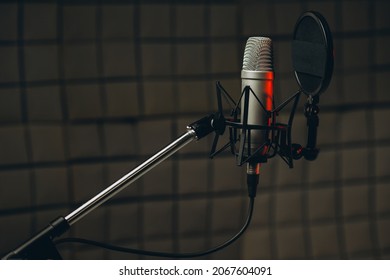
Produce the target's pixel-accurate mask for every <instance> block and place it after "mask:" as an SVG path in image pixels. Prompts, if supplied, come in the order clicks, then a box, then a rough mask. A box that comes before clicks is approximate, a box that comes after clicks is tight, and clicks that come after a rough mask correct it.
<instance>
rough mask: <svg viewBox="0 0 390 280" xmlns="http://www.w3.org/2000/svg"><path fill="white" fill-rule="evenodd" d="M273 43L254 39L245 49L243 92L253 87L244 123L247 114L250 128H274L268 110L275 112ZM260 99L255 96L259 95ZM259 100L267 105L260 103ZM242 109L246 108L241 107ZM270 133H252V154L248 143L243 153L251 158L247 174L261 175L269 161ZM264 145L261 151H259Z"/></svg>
mask: <svg viewBox="0 0 390 280" xmlns="http://www.w3.org/2000/svg"><path fill="white" fill-rule="evenodd" d="M272 54H273V51H272V41H271V39H270V38H267V37H250V38H249V39H248V41H247V44H246V46H245V52H244V59H243V67H242V71H241V79H242V87H241V89H242V91H244V89H245V87H247V86H250V88H251V90H252V92H250V93H249V98H248V100H247V102H248V110H247V112H245V110H241V122H243V120H244V115H245V113H247V115H248V122H247V124H248V125H260V126H264V127H266V126H269V125H271V123H270V121H271V118H270V117H271V116H270V114H268V113H267V111H268V112H269V111H272V109H273V80H274V71H273V60H272ZM254 95H255V96H256V97H255V96H254ZM259 101H260V102H261V103H262V104H263V106H264V108H263V106H261V104H260V103H259ZM241 107H242V106H241ZM269 137H270V132H269V130H267V129H261V130H259V129H254V130H251V131H250V140H249V139H248V137H247V139H246V141H247V142H248V141H250V146H249V151H248V149H247V148H246V147H247V145H248V143H245V148H244V150H243V153H244V155H243V156H244V157H249V155H250V156H251V158H250V159H249V160H248V164H247V173H248V174H259V170H260V163H261V162H264V161H265V160H266V156H267V153H268V149H269V147H268V145H267V143H268V142H269V141H268V140H269ZM261 146H263V147H262V148H261V149H259V148H260V147H261Z"/></svg>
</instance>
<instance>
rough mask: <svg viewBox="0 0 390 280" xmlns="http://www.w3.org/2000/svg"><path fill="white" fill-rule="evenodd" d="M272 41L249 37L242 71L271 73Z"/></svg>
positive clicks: (264, 38)
mask: <svg viewBox="0 0 390 280" xmlns="http://www.w3.org/2000/svg"><path fill="white" fill-rule="evenodd" d="M272 56H273V53H272V40H271V39H270V38H267V37H250V38H249V39H248V41H247V42H246V46H245V52H244V60H243V64H242V70H247V71H273V62H272Z"/></svg>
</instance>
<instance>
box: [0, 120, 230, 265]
mask: <svg viewBox="0 0 390 280" xmlns="http://www.w3.org/2000/svg"><path fill="white" fill-rule="evenodd" d="M217 118H218V119H220V117H217ZM214 119H215V115H214V114H212V115H209V116H206V117H204V118H202V119H200V120H198V121H196V122H194V123H192V124H190V125H188V127H187V132H186V133H184V134H183V135H182V136H180V137H179V138H177V139H176V140H175V141H173V142H172V143H171V144H169V145H168V146H166V147H165V148H163V149H162V150H160V151H159V152H157V153H156V154H155V155H154V156H152V157H151V158H149V159H148V160H146V161H145V162H143V163H142V164H140V165H139V166H138V167H136V168H135V169H133V170H132V171H130V172H129V173H128V174H126V175H125V176H123V177H122V178H120V179H119V180H118V181H116V182H115V183H113V184H112V185H111V186H109V187H108V188H106V189H105V190H103V191H101V192H100V193H98V194H97V195H96V196H94V197H93V198H91V199H90V200H88V201H87V202H85V203H84V204H83V205H81V206H80V207H79V208H77V209H76V210H74V211H73V212H71V213H70V214H68V215H67V216H65V217H62V216H61V217H58V218H57V219H55V220H54V221H53V222H51V223H49V225H48V226H47V227H46V228H44V229H43V230H42V231H40V232H39V233H38V234H36V235H35V236H34V237H32V238H31V239H29V240H27V241H26V242H25V243H23V244H22V245H21V246H19V247H18V248H16V249H15V250H13V251H11V252H10V253H8V254H7V255H6V256H4V257H3V258H2V259H62V257H61V255H60V254H59V252H58V250H57V248H56V247H55V245H54V244H53V239H54V238H55V237H58V236H60V235H62V234H63V233H65V232H66V231H67V230H68V229H69V228H70V227H71V226H72V225H73V224H75V223H76V222H77V221H79V220H80V219H82V218H83V217H84V216H85V215H87V214H88V213H90V212H91V211H93V210H94V209H96V208H97V207H99V206H100V205H101V204H103V203H104V202H106V201H107V200H109V199H110V198H112V197H113V196H114V195H116V194H117V193H119V192H120V191H122V190H123V189H124V188H126V187H128V186H129V185H131V184H132V183H133V182H134V181H136V180H137V179H139V178H140V177H142V176H143V175H145V174H146V173H147V172H148V171H150V170H152V169H153V168H154V167H156V166H157V165H159V164H160V163H161V162H163V161H164V160H165V159H167V158H168V157H170V156H171V155H173V154H174V153H176V152H177V151H178V150H180V149H181V148H183V147H184V146H186V145H187V144H189V143H191V142H192V141H194V140H199V139H201V138H203V137H204V136H206V135H208V134H209V133H211V132H213V131H218V130H219V129H221V122H219V124H218V127H215V125H214V126H213V121H214ZM222 125H224V124H222Z"/></svg>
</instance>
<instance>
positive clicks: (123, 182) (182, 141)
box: [65, 128, 198, 226]
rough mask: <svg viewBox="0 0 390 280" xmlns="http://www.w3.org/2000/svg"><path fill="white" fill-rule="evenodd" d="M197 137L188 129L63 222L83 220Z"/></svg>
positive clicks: (192, 130)
mask: <svg viewBox="0 0 390 280" xmlns="http://www.w3.org/2000/svg"><path fill="white" fill-rule="evenodd" d="M197 138H198V137H197V135H196V132H195V130H194V129H192V128H189V129H188V131H187V132H186V133H184V134H183V135H182V136H180V137H179V138H178V139H176V140H175V141H174V142H172V143H171V144H169V145H168V146H166V147H165V148H163V149H162V150H160V151H159V152H158V153H156V154H155V155H154V156H152V157H151V158H149V159H148V160H146V161H145V162H143V163H142V164H140V165H139V166H138V167H136V168H134V169H133V170H132V171H130V172H129V173H128V174H126V175H125V176H123V177H122V178H121V179H119V180H118V181H116V182H115V183H113V184H112V185H111V186H109V187H108V188H106V189H105V190H103V191H102V192H100V193H99V194H97V195H96V196H94V197H93V198H91V199H90V200H88V201H87V202H86V203H84V204H83V205H81V206H80V207H79V208H77V209H76V210H74V211H73V212H72V213H70V214H69V215H67V216H66V217H65V220H66V221H67V222H68V223H69V225H70V226H71V225H73V224H74V223H76V222H77V221H78V220H80V219H81V218H83V217H84V216H85V215H87V214H88V213H89V212H91V211H92V210H94V209H95V208H97V207H98V206H100V205H101V204H103V203H104V202H106V201H107V200H109V199H110V198H111V197H113V196H114V195H116V194H117V193H118V192H120V191H122V190H123V189H124V188H126V187H128V186H129V185H130V184H132V183H133V182H134V181H136V180H137V179H139V178H140V177H141V176H143V175H144V174H145V173H147V172H148V171H150V170H151V169H153V168H154V167H155V166H157V165H158V164H159V163H161V162H162V161H164V160H165V159H167V158H168V157H170V156H171V155H172V154H174V153H176V152H177V151H178V150H180V149H181V148H183V147H184V146H185V145H187V144H189V143H191V142H192V141H194V140H196V139H197Z"/></svg>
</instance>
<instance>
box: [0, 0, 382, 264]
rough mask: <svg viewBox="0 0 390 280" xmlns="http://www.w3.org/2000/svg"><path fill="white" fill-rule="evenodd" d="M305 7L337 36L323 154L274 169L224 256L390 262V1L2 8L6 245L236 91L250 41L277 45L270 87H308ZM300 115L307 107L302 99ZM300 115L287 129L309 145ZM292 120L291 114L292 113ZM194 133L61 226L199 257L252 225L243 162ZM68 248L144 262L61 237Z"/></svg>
mask: <svg viewBox="0 0 390 280" xmlns="http://www.w3.org/2000/svg"><path fill="white" fill-rule="evenodd" d="M306 10H317V11H319V12H321V13H322V14H323V15H324V16H325V17H326V19H327V20H328V23H329V24H330V27H331V29H332V32H333V34H334V45H335V70H334V76H333V80H332V82H331V85H330V88H329V89H328V91H327V92H326V93H324V96H323V97H321V102H320V108H321V112H320V115H319V116H320V127H319V136H318V142H319V146H320V148H321V153H320V155H319V158H318V159H317V160H316V161H314V162H305V161H303V160H301V161H297V162H296V164H295V168H294V169H288V167H287V166H286V165H285V163H284V162H282V161H281V160H279V159H272V160H270V161H269V162H268V163H267V164H265V165H264V166H263V169H262V175H261V177H260V187H259V191H258V196H257V199H256V205H255V212H254V221H253V223H252V225H251V227H250V229H249V230H248V232H247V233H246V234H245V235H244V236H243V237H242V239H240V240H239V241H238V242H236V243H235V244H234V245H232V246H231V247H228V248H227V249H225V250H223V251H221V252H219V253H216V254H213V255H211V256H208V257H205V258H213V259H214V258H216V259H225V258H226V259H318V258H319V259H323V258H331V259H345V258H352V259H356V258H364V259H367V258H368V259H371V258H374V259H389V258H390V203H389V201H390V176H389V175H390V173H389V166H390V160H389V159H390V130H389V128H388V119H389V118H390V96H389V94H388V88H390V84H389V81H390V79H389V73H390V55H389V51H388V50H389V49H390V19H389V12H390V2H389V1H385V0H384V1H379V0H376V1H368V0H356V1H352V0H350V1H348V0H343V1H336V0H334V1H332V0H328V1H326V0H317V1H309V0H300V1H298V0H284V1H282V0H280V1H271V0H270V1H239V0H235V1H216V0H215V1H214V0H208V1H206V0H205V1H124V0H123V1H119V0H118V1H103V0H102V1H87V0H81V1H66V0H64V1H56V2H55V1H2V2H1V3H0V23H1V24H0V62H1V63H0V236H1V238H0V253H1V255H3V254H4V253H6V252H7V251H8V250H10V249H13V248H15V247H16V246H17V245H18V244H19V243H20V242H21V241H23V240H24V239H27V238H29V237H31V236H32V235H33V233H34V232H36V231H38V230H39V229H40V228H42V227H43V226H45V225H47V223H48V222H49V221H51V220H52V219H53V218H55V217H57V216H58V215H67V214H68V213H70V212H71V211H73V210H74V209H75V208H76V207H78V206H79V205H80V204H81V203H82V202H84V201H85V200H87V199H89V198H91V197H92V196H94V195H95V194H97V193H98V192H99V191H100V190H103V189H104V188H106V187H107V186H109V185H110V184H111V183H112V182H114V181H116V180H117V179H119V178H120V177H121V176H122V175H124V174H126V173H127V172H129V171H130V170H131V169H132V168H134V167H136V166H137V165H138V164H139V163H141V162H142V161H143V160H145V159H147V158H148V157H149V156H151V155H153V154H154V153H155V152H157V151H158V150H159V149H160V148H162V147H164V146H165V145H167V144H168V143H170V142H171V141H172V140H174V139H176V138H177V137H178V136H180V135H181V134H182V133H183V132H185V127H186V125H187V124H189V123H191V122H193V121H195V120H197V119H199V118H201V117H203V116H205V115H207V114H209V113H211V112H214V111H215V110H216V102H215V99H216V98H215V92H214V88H215V81H217V80H219V81H221V82H222V84H223V86H224V87H225V88H226V89H227V90H228V91H229V93H230V94H232V95H233V96H234V97H237V96H238V95H239V94H240V83H241V82H240V70H241V64H242V55H243V49H244V46H245V42H246V40H247V38H248V37H249V36H255V35H257V36H259V35H261V36H269V37H271V38H272V39H273V44H274V68H275V71H276V80H275V98H276V103H277V104H278V103H280V102H281V101H283V100H285V99H286V98H287V97H289V96H290V95H291V94H292V93H294V92H295V91H296V90H297V85H296V82H295V81H294V78H293V74H292V66H291V58H290V53H291V50H290V47H291V37H292V32H293V28H294V24H295V22H296V20H297V18H298V17H299V16H300V15H301V14H302V13H303V12H304V11H306ZM300 106H301V107H300V108H303V102H302V104H300ZM301 111H302V110H301V109H299V110H298V112H297V116H296V119H295V127H294V130H293V137H294V138H295V141H296V142H299V143H302V144H304V143H305V135H306V131H305V129H306V127H305V126H306V123H305V118H304V116H303V114H301ZM281 118H283V115H282V116H281ZM211 142H212V137H208V138H206V139H203V140H201V141H199V142H197V143H193V144H190V145H189V146H187V147H186V148H184V149H183V150H181V151H180V152H178V153H177V154H175V155H174V156H172V157H171V158H170V159H168V160H166V161H165V162H164V163H163V164H161V165H160V166H158V167H157V168H156V169H154V170H152V171H151V172H150V173H148V174H147V175H145V176H144V177H142V178H141V179H140V180H138V181H137V182H136V183H134V184H133V185H132V186H130V187H129V188H128V189H126V190H124V191H123V192H121V193H120V194H119V195H117V196H116V197H114V198H113V199H111V200H110V201H109V202H107V203H105V204H104V205H103V206H101V207H99V208H98V209H97V210H95V211H93V212H92V213H91V214H89V215H88V216H86V217H85V218H84V219H82V220H81V221H79V222H78V223H76V224H75V225H74V226H73V227H72V229H71V230H70V232H69V233H67V236H74V237H84V238H89V239H94V240H99V241H104V242H110V243H114V244H116V245H123V246H129V247H136V248H143V249H151V250H159V251H168V252H171V251H172V252H189V251H199V250H203V249H207V248H210V247H212V246H214V245H217V244H219V243H221V242H222V241H224V240H226V239H228V238H229V237H230V236H232V235H233V234H235V232H236V231H237V230H238V229H239V228H240V225H241V224H242V222H243V221H244V219H245V214H246V209H247V208H246V207H247V200H248V199H247V197H246V190H245V189H246V187H245V176H244V170H243V168H239V167H237V166H235V161H234V158H233V157H232V156H230V155H228V154H223V155H221V156H219V157H217V158H215V159H213V160H210V159H208V151H209V149H210V146H211ZM60 251H61V253H62V255H63V257H64V258H69V259H121V258H133V259H139V258H147V257H142V256H137V255H125V254H121V253H115V252H111V251H104V250H100V249H96V248H91V247H85V246H79V245H62V246H61V247H60Z"/></svg>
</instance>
